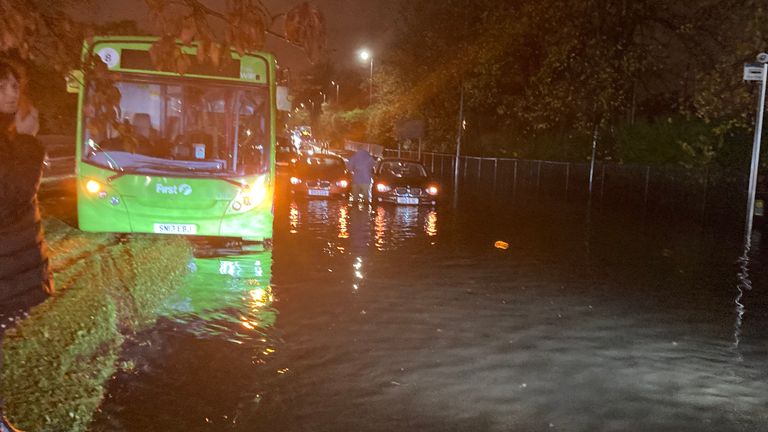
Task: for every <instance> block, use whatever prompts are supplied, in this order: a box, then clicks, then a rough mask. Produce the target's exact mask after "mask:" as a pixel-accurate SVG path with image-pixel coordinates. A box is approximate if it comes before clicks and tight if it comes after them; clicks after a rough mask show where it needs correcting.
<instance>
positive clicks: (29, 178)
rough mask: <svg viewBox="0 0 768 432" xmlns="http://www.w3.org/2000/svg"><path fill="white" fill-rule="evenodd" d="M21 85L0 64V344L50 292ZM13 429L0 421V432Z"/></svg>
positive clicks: (37, 150)
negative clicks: (11, 327)
mask: <svg viewBox="0 0 768 432" xmlns="http://www.w3.org/2000/svg"><path fill="white" fill-rule="evenodd" d="M23 83H24V80H23V79H22V74H21V73H20V72H19V69H17V68H15V67H14V66H12V65H11V64H9V63H7V62H4V61H2V60H0V340H2V339H1V338H2V334H3V332H4V331H5V330H7V329H8V327H9V326H11V325H13V323H15V322H16V321H17V320H18V318H20V317H21V316H23V315H24V314H25V313H26V311H27V310H28V309H29V308H30V307H32V306H34V305H36V304H38V303H40V302H42V301H43V300H45V299H46V298H47V297H48V296H49V295H50V294H52V293H53V279H52V277H51V272H50V270H49V266H48V257H47V247H46V244H45V241H44V237H43V229H42V225H41V221H40V211H39V209H38V206H37V189H38V187H39V185H40V178H41V176H42V170H43V159H44V158H45V149H44V148H43V146H42V144H41V143H40V141H38V140H37V139H36V138H35V135H37V131H38V129H39V123H38V118H37V111H36V110H35V109H34V107H32V106H31V104H30V103H29V102H27V101H26V99H25V98H24V97H23V92H22V90H23ZM0 353H1V351H0ZM0 355H1V354H0ZM0 364H2V358H0ZM1 410H2V400H1V398H0V415H1V414H2V412H1ZM14 430H16V429H15V428H14V427H13V426H12V425H10V424H9V423H8V422H7V421H6V420H5V417H3V416H0V432H4V431H14Z"/></svg>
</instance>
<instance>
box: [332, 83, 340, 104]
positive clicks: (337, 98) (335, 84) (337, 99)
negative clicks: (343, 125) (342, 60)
mask: <svg viewBox="0 0 768 432" xmlns="http://www.w3.org/2000/svg"><path fill="white" fill-rule="evenodd" d="M331 85H332V86H336V105H338V104H339V83H337V82H336V81H331Z"/></svg>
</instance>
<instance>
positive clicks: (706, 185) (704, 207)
mask: <svg viewBox="0 0 768 432" xmlns="http://www.w3.org/2000/svg"><path fill="white" fill-rule="evenodd" d="M707 194H709V165H707V168H706V171H704V197H702V200H701V201H702V202H701V216H702V218H703V217H705V216H706V215H707Z"/></svg>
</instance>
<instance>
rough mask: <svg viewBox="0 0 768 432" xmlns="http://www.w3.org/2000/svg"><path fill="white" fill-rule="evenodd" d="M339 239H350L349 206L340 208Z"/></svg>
mask: <svg viewBox="0 0 768 432" xmlns="http://www.w3.org/2000/svg"><path fill="white" fill-rule="evenodd" d="M339 238H343V239H345V238H349V211H348V210H347V206H341V207H340V208H339Z"/></svg>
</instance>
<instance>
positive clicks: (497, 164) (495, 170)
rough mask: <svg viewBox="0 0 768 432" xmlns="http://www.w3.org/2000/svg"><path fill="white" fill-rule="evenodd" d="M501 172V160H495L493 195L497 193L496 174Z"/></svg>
mask: <svg viewBox="0 0 768 432" xmlns="http://www.w3.org/2000/svg"><path fill="white" fill-rule="evenodd" d="M498 170H499V158H494V159H493V193H496V174H497V173H498Z"/></svg>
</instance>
